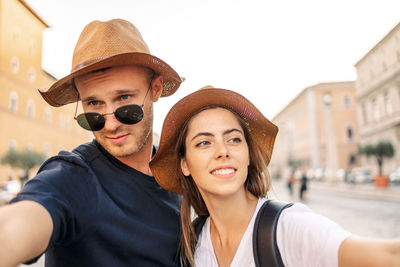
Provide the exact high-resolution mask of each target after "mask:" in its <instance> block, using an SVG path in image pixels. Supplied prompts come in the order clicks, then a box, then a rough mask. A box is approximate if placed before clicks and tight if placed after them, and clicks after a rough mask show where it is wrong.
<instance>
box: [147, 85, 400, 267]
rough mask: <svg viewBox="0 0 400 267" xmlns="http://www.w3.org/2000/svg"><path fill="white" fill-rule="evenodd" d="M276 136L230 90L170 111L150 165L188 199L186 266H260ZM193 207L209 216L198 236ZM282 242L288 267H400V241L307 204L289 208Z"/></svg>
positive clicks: (282, 220) (187, 100)
mask: <svg viewBox="0 0 400 267" xmlns="http://www.w3.org/2000/svg"><path fill="white" fill-rule="evenodd" d="M277 132H278V128H277V127H276V126H275V125H274V124H273V123H271V122H270V121H269V120H268V119H266V118H265V117H264V116H263V115H262V113H261V112H260V111H259V110H258V109H257V108H256V107H255V106H254V105H253V104H252V103H250V102H249V101H248V100H247V99H246V98H244V97H243V96H241V95H239V94H237V93H235V92H233V91H230V90H224V89H216V88H207V89H201V90H198V91H196V92H194V93H192V94H190V95H188V96H186V97H184V98H183V99H181V100H180V101H178V103H176V104H175V105H174V106H173V107H172V109H171V110H170V111H169V113H168V114H167V116H166V118H165V121H164V124H163V129H162V134H161V138H160V145H159V150H158V151H157V153H156V155H155V156H154V158H153V159H152V161H151V162H150V167H151V169H152V172H153V175H154V177H155V178H156V180H157V181H158V182H159V184H160V185H161V186H162V187H164V188H165V189H167V190H170V191H172V192H175V193H179V194H182V195H183V200H182V206H181V225H182V236H181V253H182V254H181V256H182V260H183V263H184V264H185V265H191V266H207V267H217V266H220V267H225V266H230V267H239V266H240V267H242V266H246V267H252V266H255V261H254V258H253V255H254V254H253V253H254V252H253V242H254V241H253V235H254V233H253V227H254V224H255V220H256V217H257V213H258V210H260V208H261V206H262V205H263V204H264V203H265V202H266V201H267V199H266V194H267V192H268V190H269V189H270V185H271V179H270V177H269V175H268V171H267V165H268V163H269V161H270V159H271V155H272V150H273V146H274V141H275V137H276V134H277ZM192 208H193V209H194V210H195V212H196V214H197V215H198V216H204V217H207V219H206V220H205V224H204V225H203V227H202V228H201V232H200V234H199V236H198V237H197V236H196V234H195V232H194V229H193V225H192V224H191V209H192ZM270 234H271V235H272V234H273V233H270ZM265 238H266V239H267V236H265ZM275 242H277V246H278V249H279V251H278V253H279V255H280V256H281V258H282V261H283V264H284V266H288V267H302V266H304V267H310V266H324V267H330V266H332V267H334V266H335V267H336V266H341V267H345V266H400V240H372V239H366V238H361V237H356V236H353V235H351V234H350V233H349V232H348V231H346V230H344V229H342V228H341V227H340V226H339V225H337V224H336V223H334V222H333V221H331V220H329V219H327V218H325V217H323V216H320V215H317V214H315V213H313V212H312V211H311V210H310V209H309V208H308V207H307V206H305V205H304V204H302V203H295V204H294V205H292V206H291V207H288V208H286V209H284V210H283V211H282V213H281V215H280V217H279V220H278V223H277V228H276V240H275Z"/></svg>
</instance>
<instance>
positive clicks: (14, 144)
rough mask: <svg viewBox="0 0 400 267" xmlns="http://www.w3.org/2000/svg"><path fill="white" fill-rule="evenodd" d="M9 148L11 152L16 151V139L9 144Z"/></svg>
mask: <svg viewBox="0 0 400 267" xmlns="http://www.w3.org/2000/svg"><path fill="white" fill-rule="evenodd" d="M8 148H9V149H10V150H15V149H16V148H17V142H16V141H15V140H14V139H11V140H10V142H9V143H8Z"/></svg>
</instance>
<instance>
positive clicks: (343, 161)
mask: <svg viewBox="0 0 400 267" xmlns="http://www.w3.org/2000/svg"><path fill="white" fill-rule="evenodd" d="M356 105H357V103H356V97H355V84H354V82H352V81H345V82H329V83H320V84H317V85H315V86H311V87H308V88H305V89H304V90H303V91H302V92H301V93H300V94H299V95H297V96H296V97H295V98H294V99H293V100H292V101H291V102H290V103H289V104H288V105H287V106H286V107H284V108H283V110H282V111H281V112H279V113H278V114H277V115H276V116H275V117H274V118H273V120H272V121H273V122H274V123H275V124H276V125H277V126H278V127H279V132H278V136H277V138H276V141H275V148H274V152H273V156H272V159H271V164H270V171H271V172H272V174H273V175H274V174H280V175H281V176H282V175H283V176H284V177H287V176H288V175H289V173H290V171H291V170H290V166H289V164H288V162H289V160H294V161H297V162H299V163H300V164H301V165H300V166H299V170H301V171H307V172H308V174H309V175H313V176H316V175H320V176H324V177H325V178H329V179H331V178H332V179H335V178H336V176H337V172H338V170H348V169H349V168H350V167H352V166H354V165H357V162H356V161H354V159H355V157H356V154H357V150H358V142H359V134H358V122H357V112H356V110H357V108H356ZM318 173H319V174H318Z"/></svg>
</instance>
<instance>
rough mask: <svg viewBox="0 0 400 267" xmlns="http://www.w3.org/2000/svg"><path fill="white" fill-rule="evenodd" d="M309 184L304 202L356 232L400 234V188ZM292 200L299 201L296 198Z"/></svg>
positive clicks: (283, 195)
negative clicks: (383, 188) (382, 188)
mask: <svg viewBox="0 0 400 267" xmlns="http://www.w3.org/2000/svg"><path fill="white" fill-rule="evenodd" d="M309 187H310V190H309V191H308V192H307V199H306V200H305V201H304V203H305V204H306V205H308V206H309V207H310V208H311V209H312V210H313V211H314V212H316V213H319V214H321V215H323V216H326V217H328V218H330V219H332V220H334V221H335V222H337V223H338V224H340V225H341V226H342V227H343V228H345V229H347V230H349V231H350V232H352V233H353V234H357V235H362V236H369V237H376V238H391V237H400V227H399V225H400V187H399V188H394V189H396V190H394V189H390V190H386V191H382V190H380V189H375V188H373V186H369V187H368V186H367V187H362V186H354V187H350V188H349V187H347V186H346V187H343V186H342V187H339V186H337V185H336V186H331V185H323V184H310V186H309ZM273 189H274V190H273V191H274V192H273V193H272V194H270V197H272V198H277V199H280V200H282V201H291V199H290V196H289V194H288V191H287V190H286V188H285V186H284V185H283V184H282V182H276V181H275V182H274V185H273ZM294 189H295V193H296V196H297V193H298V187H296V185H295V188H294ZM397 193H399V194H397ZM397 195H398V196H397ZM389 196H391V197H389ZM293 200H295V201H298V199H297V197H296V198H294V199H293ZM22 266H25V267H26V266H31V267H43V266H44V260H43V258H41V259H40V260H39V262H38V263H36V264H34V265H21V267H22Z"/></svg>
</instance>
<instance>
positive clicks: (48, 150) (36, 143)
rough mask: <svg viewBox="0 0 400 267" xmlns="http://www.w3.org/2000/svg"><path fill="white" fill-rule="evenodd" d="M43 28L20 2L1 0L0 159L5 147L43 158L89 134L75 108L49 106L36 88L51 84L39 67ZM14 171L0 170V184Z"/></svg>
mask: <svg viewBox="0 0 400 267" xmlns="http://www.w3.org/2000/svg"><path fill="white" fill-rule="evenodd" d="M47 27H48V25H47V24H46V23H45V22H44V21H43V20H42V19H41V18H40V17H39V16H38V15H37V14H36V13H35V12H34V11H33V10H32V9H31V8H30V7H29V6H28V5H27V4H26V3H25V2H24V1H22V0H19V1H18V0H0V123H1V126H0V157H3V156H4V154H5V153H7V151H8V150H9V149H10V148H13V149H16V150H23V149H26V148H28V149H32V150H35V151H37V152H40V153H44V154H45V155H46V156H50V155H54V154H56V153H57V152H58V151H59V150H60V149H72V148H74V147H75V146H77V145H78V144H80V143H83V142H86V141H88V140H90V139H91V138H92V137H91V136H92V134H91V133H89V132H86V131H84V130H83V129H81V128H80V127H79V126H78V125H77V123H76V122H75V121H74V119H73V114H74V111H75V105H68V106H65V107H61V108H53V107H51V106H49V105H48V104H47V103H46V102H45V101H44V100H43V99H42V98H41V96H40V94H39V93H38V91H37V88H48V87H49V85H50V84H51V83H53V82H54V81H55V78H54V77H52V76H51V75H50V74H49V73H47V72H46V71H44V70H43V69H42V66H41V58H42V33H43V30H44V29H45V28H47ZM9 176H15V170H14V171H13V170H11V168H9V167H7V166H4V165H3V166H0V182H1V181H4V180H6V179H8V177H9Z"/></svg>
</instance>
